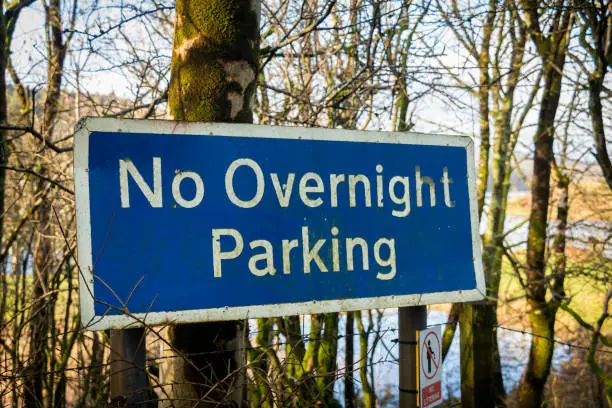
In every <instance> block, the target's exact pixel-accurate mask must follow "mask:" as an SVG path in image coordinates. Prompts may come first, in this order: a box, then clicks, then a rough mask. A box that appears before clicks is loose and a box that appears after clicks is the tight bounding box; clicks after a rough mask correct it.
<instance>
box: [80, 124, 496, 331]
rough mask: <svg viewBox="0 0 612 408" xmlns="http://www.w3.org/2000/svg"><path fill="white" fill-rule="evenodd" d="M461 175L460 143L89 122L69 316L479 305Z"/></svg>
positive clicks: (131, 317)
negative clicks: (77, 298) (76, 306)
mask: <svg viewBox="0 0 612 408" xmlns="http://www.w3.org/2000/svg"><path fill="white" fill-rule="evenodd" d="M475 177H476V175H475V170H474V159H473V144H472V141H471V140H470V139H469V138H466V137H454V136H440V135H423V134H411V133H384V132H360V131H346V130H325V129H306V128H281V127H268V126H256V125H229V124H202V123H183V122H170V121H138V120H116V119H87V120H85V121H83V122H81V123H80V124H79V129H78V131H77V135H76V141H75V185H76V198H77V233H78V249H79V266H80V270H81V287H80V293H81V308H82V316H83V323H84V324H85V325H87V326H88V327H91V328H94V329H103V328H109V327H125V326H126V325H129V324H131V323H134V322H135V321H141V322H142V321H143V320H146V322H148V323H151V324H154V323H160V322H163V321H176V322H193V321H211V320H229V319H238V318H248V317H263V316H279V315H290V314H303V313H320V312H329V311H342V310H355V309H367V308H382V307H397V306H407V305H416V304H428V303H447V302H457V301H470V300H477V299H481V298H482V297H483V293H484V279H483V276H482V270H481V263H480V262H481V260H480V243H479V237H478V230H477V224H478V223H477V212H476V209H475Z"/></svg>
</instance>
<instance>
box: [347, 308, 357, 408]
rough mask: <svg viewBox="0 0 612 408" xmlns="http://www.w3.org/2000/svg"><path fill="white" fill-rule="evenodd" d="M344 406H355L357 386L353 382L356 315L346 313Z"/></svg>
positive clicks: (352, 407) (348, 407)
mask: <svg viewBox="0 0 612 408" xmlns="http://www.w3.org/2000/svg"><path fill="white" fill-rule="evenodd" d="M344 333H345V334H344V340H345V343H344V345H345V346H344V353H345V355H344V366H345V370H346V371H345V374H344V408H355V386H354V384H353V360H354V344H355V343H354V337H353V336H354V334H355V316H354V313H353V312H347V313H346V330H345V332H344Z"/></svg>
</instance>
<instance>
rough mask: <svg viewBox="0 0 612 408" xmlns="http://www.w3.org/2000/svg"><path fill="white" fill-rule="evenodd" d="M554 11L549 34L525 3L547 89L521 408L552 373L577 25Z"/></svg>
mask: <svg viewBox="0 0 612 408" xmlns="http://www.w3.org/2000/svg"><path fill="white" fill-rule="evenodd" d="M560 3H561V4H558V9H557V10H555V11H554V13H553V16H552V17H553V18H552V21H551V24H552V26H551V27H552V28H551V30H550V31H548V32H546V33H545V30H544V29H542V28H541V27H540V21H539V20H540V14H539V13H540V10H541V9H540V7H539V3H538V2H537V1H526V0H523V1H522V2H521V5H522V7H523V13H524V16H525V22H526V24H527V27H528V29H529V31H530V36H531V38H532V40H533V42H534V45H535V47H536V49H537V50H538V53H539V54H540V56H541V58H542V70H543V72H544V89H543V92H542V99H541V103H540V113H539V117H538V125H537V129H536V134H535V137H534V156H533V175H532V178H531V210H530V215H529V235H528V238H527V266H526V288H525V289H526V295H527V303H528V306H529V311H528V313H529V320H530V322H531V330H532V331H533V333H534V336H532V340H531V348H530V352H529V360H528V362H527V367H526V368H525V371H524V372H523V376H522V378H521V381H520V384H519V389H518V397H519V405H520V406H521V407H525V408H536V407H540V406H541V405H542V400H543V396H544V385H545V384H546V380H547V378H548V375H549V374H550V369H551V363H552V355H553V351H554V343H553V342H552V341H551V340H550V339H552V338H553V337H554V334H555V319H556V312H557V308H558V305H557V304H556V302H548V301H547V292H548V286H549V282H548V277H547V276H546V260H545V252H546V246H547V234H546V229H547V226H548V206H549V199H550V176H551V168H552V159H553V142H554V137H555V130H554V126H555V116H556V112H557V107H558V105H559V99H560V96H561V85H562V79H563V66H564V64H565V59H566V55H567V52H568V43H569V38H570V31H571V29H572V26H573V23H574V11H573V10H572V8H571V2H569V3H568V4H565V3H566V2H560Z"/></svg>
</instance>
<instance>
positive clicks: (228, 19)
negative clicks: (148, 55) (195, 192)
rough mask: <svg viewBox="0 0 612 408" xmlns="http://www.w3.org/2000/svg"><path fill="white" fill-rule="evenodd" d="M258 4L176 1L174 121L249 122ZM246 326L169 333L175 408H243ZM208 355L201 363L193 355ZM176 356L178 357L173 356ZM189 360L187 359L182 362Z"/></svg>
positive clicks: (185, 327) (181, 328) (201, 326)
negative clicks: (173, 350)
mask: <svg viewBox="0 0 612 408" xmlns="http://www.w3.org/2000/svg"><path fill="white" fill-rule="evenodd" d="M258 48H259V3H258V2H257V0H213V1H212V2H198V1H190V0H177V2H176V25H175V31H174V45H173V52H172V64H171V82H170V89H169V95H168V105H169V108H170V112H171V115H172V117H173V118H174V120H188V121H216V122H234V123H236V122H240V123H252V121H253V114H252V111H251V97H252V95H253V93H254V90H255V85H256V79H257V72H258V66H257V51H258ZM245 325H246V322H244V321H228V322H219V323H198V324H182V325H176V326H174V327H172V328H170V330H169V331H170V336H169V337H170V339H169V340H170V342H171V344H172V346H173V348H174V349H175V350H176V351H178V354H181V355H183V357H182V358H181V357H177V358H173V359H171V360H170V361H168V364H166V367H165V373H164V382H165V383H167V387H166V388H167V395H168V396H169V397H170V401H167V404H165V405H173V406H175V407H194V406H197V407H208V406H211V407H212V406H215V407H230V406H246V404H247V403H246V395H245V390H244V382H245V375H244V366H245V357H244V356H245V348H246V341H247V340H246V336H245ZM202 352H211V354H204V355H200V356H197V357H193V358H192V357H189V354H191V353H202ZM170 354H174V353H170ZM185 355H187V357H185Z"/></svg>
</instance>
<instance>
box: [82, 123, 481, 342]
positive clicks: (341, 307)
mask: <svg viewBox="0 0 612 408" xmlns="http://www.w3.org/2000/svg"><path fill="white" fill-rule="evenodd" d="M92 132H118V133H152V134H175V135H194V136H198V135H206V136H240V137H253V138H269V139H294V140H295V139H298V140H299V139H304V140H326V141H343V142H357V143H386V144H394V143H397V144H410V145H425V146H458V147H465V149H466V155H467V170H468V194H469V202H470V223H471V228H472V255H473V261H474V271H475V274H476V288H475V289H471V290H464V291H451V292H436V293H427V294H413V295H400V296H380V297H371V298H359V299H339V300H326V301H316V300H313V301H310V302H298V303H281V304H271V305H259V306H240V307H223V308H214V309H198V310H180V311H169V312H151V313H136V314H130V313H129V311H122V312H123V314H121V315H103V316H96V315H95V312H94V302H95V294H94V291H93V288H94V273H93V258H92V248H91V218H90V203H89V136H90V134H91V133H92ZM74 184H75V199H76V208H77V212H76V221H77V248H78V269H79V299H80V306H81V321H82V324H83V326H84V327H85V328H88V329H90V330H103V329H122V328H127V327H134V326H141V325H144V324H147V325H154V324H168V323H175V322H176V323H194V322H204V321H221V320H240V319H249V318H260V317H274V316H286V315H297V314H313V313H326V312H331V311H339V312H343V311H351V310H365V309H379V308H390V307H404V306H416V305H428V304H436V303H456V302H472V301H479V300H482V299H483V298H484V297H485V293H486V289H485V279H484V274H483V270H482V257H481V247H480V236H479V233H478V225H479V220H478V209H477V204H476V170H475V165H474V142H473V141H472V139H471V138H470V137H467V136H448V135H430V134H424V133H409V132H405V133H400V132H373V131H359V130H345V129H319V128H303V127H277V126H263V125H248V124H226V123H202V122H177V121H169V120H142V119H140V120H139V119H114V118H84V119H82V120H81V121H79V123H78V124H77V126H76V130H75V136H74Z"/></svg>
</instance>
